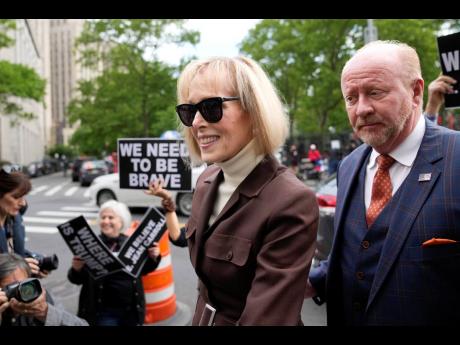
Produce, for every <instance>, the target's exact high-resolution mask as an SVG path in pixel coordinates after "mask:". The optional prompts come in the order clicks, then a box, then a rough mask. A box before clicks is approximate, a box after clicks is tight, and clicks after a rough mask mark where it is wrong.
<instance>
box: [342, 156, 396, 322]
mask: <svg viewBox="0 0 460 345" xmlns="http://www.w3.org/2000/svg"><path fill="white" fill-rule="evenodd" d="M368 161H369V157H368V158H367V159H366V161H365V163H364V164H363V165H362V166H361V169H360V171H359V175H358V176H359V180H358V183H354V186H353V187H352V189H351V191H350V192H351V199H350V200H349V205H350V206H349V207H348V208H347V210H346V211H345V214H344V219H345V221H344V229H343V230H344V231H343V233H342V236H343V237H342V241H341V246H340V252H341V253H342V255H341V258H342V259H341V274H342V277H341V283H342V284H341V285H342V287H343V288H342V293H343V296H342V298H343V299H342V300H343V312H344V321H345V323H346V324H347V325H364V324H366V316H365V309H366V305H367V302H368V298H369V293H370V291H371V287H372V283H373V281H374V276H375V272H376V270H377V267H378V264H379V260H380V254H381V252H382V248H383V245H384V243H385V239H386V234H387V232H388V227H389V224H390V222H391V219H392V217H393V216H394V215H395V213H397V210H395V205H397V204H398V200H399V198H400V195H401V191H402V189H403V188H404V183H403V184H402V185H401V187H400V188H399V189H398V191H397V192H396V193H395V195H393V197H392V198H391V200H390V201H389V202H388V204H387V205H386V206H385V208H384V209H383V210H382V212H381V213H380V214H379V216H378V217H377V219H376V220H375V222H374V223H373V224H372V226H371V227H370V228H369V229H368V228H367V223H366V206H365V203H364V186H365V175H366V166H367V164H368Z"/></svg>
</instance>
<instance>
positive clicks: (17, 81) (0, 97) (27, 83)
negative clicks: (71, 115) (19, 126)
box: [0, 19, 46, 124]
mask: <svg viewBox="0 0 460 345" xmlns="http://www.w3.org/2000/svg"><path fill="white" fill-rule="evenodd" d="M15 28H16V23H15V21H14V20H9V19H8V20H7V19H1V20H0V48H1V47H8V46H10V45H12V44H13V42H14V41H13V39H11V38H10V36H9V35H8V31H9V30H13V29H15ZM45 86H46V81H45V80H44V79H42V78H41V77H40V76H39V75H38V74H37V72H35V70H34V69H32V68H30V67H27V66H24V65H21V64H15V63H11V62H9V61H4V60H0V113H2V114H6V115H15V118H13V119H12V123H13V124H15V123H17V122H18V121H19V120H20V119H29V120H30V119H33V118H34V117H35V115H34V114H32V113H30V112H26V111H24V109H23V108H22V106H21V105H20V104H18V103H17V102H16V101H15V100H14V99H13V98H12V96H15V97H19V98H23V99H32V100H34V101H37V102H40V101H43V98H44V95H45Z"/></svg>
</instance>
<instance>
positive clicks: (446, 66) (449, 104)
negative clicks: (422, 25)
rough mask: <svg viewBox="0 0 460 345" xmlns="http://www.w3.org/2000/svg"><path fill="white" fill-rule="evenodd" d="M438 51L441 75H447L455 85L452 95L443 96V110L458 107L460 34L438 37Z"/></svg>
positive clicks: (459, 104)
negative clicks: (454, 81)
mask: <svg viewBox="0 0 460 345" xmlns="http://www.w3.org/2000/svg"><path fill="white" fill-rule="evenodd" d="M438 50H439V57H440V62H441V68H442V74H444V75H448V76H450V77H452V78H454V79H455V80H457V83H456V84H454V85H453V88H454V93H452V94H445V96H444V99H445V103H444V106H445V108H458V107H460V32H458V33H455V34H452V35H447V36H441V37H438Z"/></svg>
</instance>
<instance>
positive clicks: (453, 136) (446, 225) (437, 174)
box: [310, 121, 460, 325]
mask: <svg viewBox="0 0 460 345" xmlns="http://www.w3.org/2000/svg"><path fill="white" fill-rule="evenodd" d="M370 150H371V148H370V146H368V145H365V144H364V145H361V146H360V147H358V148H357V149H356V150H355V151H353V152H352V153H351V154H350V155H349V156H347V157H346V158H345V159H344V160H343V162H342V164H341V166H340V169H339V172H338V194H337V208H336V214H335V221H334V229H335V235H334V241H333V245H332V251H331V254H330V256H329V259H328V261H326V262H323V263H322V265H321V266H320V267H319V268H317V269H315V270H312V272H311V274H310V280H311V282H312V284H313V285H314V286H315V288H316V289H317V291H318V292H319V296H323V297H325V299H326V302H327V313H328V316H327V318H328V324H329V325H340V324H343V323H344V319H343V318H344V316H343V312H342V306H343V300H342V299H343V295H342V291H341V288H340V284H341V272H340V260H341V257H342V255H343V254H342V253H340V247H341V236H342V231H343V230H342V229H343V224H344V222H346V219H345V217H344V214H346V212H344V210H347V209H348V210H349V211H350V212H353V208H354V207H356V206H355V205H352V204H350V199H351V198H350V190H351V186H352V183H353V182H355V181H356V180H357V178H358V172H359V170H360V168H361V166H362V165H363V164H365V161H366V158H367V156H368V154H369V152H370ZM420 174H431V178H430V179H429V181H419V175H420ZM401 188H404V189H403V190H402V195H401V198H400V200H399V204H398V205H397V207H396V208H395V209H396V210H397V211H396V213H395V214H393V216H392V220H391V222H390V226H389V229H388V232H387V236H386V240H385V243H384V246H383V249H382V253H381V257H380V261H379V263H378V266H377V270H376V274H375V278H374V281H373V284H372V287H371V291H370V295H369V299H368V302H367V306H366V310H365V320H366V321H365V323H366V324H368V325H432V324H451V325H456V324H459V322H460V132H456V131H451V130H448V129H446V128H444V127H440V126H437V125H436V124H433V123H432V122H430V121H426V131H425V135H424V138H423V141H422V144H421V146H420V149H419V152H418V154H417V157H416V159H415V161H414V165H413V167H412V169H411V171H410V174H409V175H408V176H407V178H406V180H405V181H404V183H403V185H402V186H401ZM433 237H435V238H446V239H452V240H456V241H458V242H456V243H452V244H443V245H437V246H432V247H422V243H423V242H425V241H427V240H430V239H431V238H433Z"/></svg>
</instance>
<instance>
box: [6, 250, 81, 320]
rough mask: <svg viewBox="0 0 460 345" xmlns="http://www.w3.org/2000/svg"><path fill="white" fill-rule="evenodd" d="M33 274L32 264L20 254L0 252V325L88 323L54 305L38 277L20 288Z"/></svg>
mask: <svg viewBox="0 0 460 345" xmlns="http://www.w3.org/2000/svg"><path fill="white" fill-rule="evenodd" d="M31 273H32V272H31V269H30V267H29V265H28V264H27V262H26V261H25V260H24V259H23V258H21V257H20V256H19V255H16V254H0V287H1V290H0V325H1V326H87V325H88V323H87V322H86V321H85V320H83V319H80V318H79V317H77V316H75V315H72V314H70V313H68V312H67V311H65V310H64V309H63V308H61V307H60V306H57V305H55V303H54V301H53V298H52V297H51V295H50V294H49V293H48V292H47V291H45V290H44V289H41V285H40V283H39V281H38V280H34V281H31V282H30V283H31V284H28V286H27V287H25V288H23V289H20V288H19V287H18V286H19V284H20V283H25V282H26V279H27V278H29V277H30V276H31ZM10 294H11V295H10ZM18 299H19V300H18ZM20 300H22V301H20Z"/></svg>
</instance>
